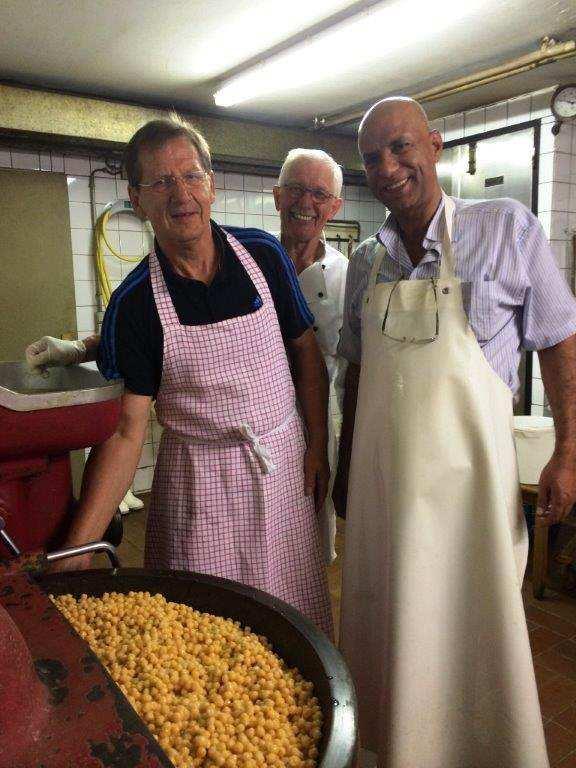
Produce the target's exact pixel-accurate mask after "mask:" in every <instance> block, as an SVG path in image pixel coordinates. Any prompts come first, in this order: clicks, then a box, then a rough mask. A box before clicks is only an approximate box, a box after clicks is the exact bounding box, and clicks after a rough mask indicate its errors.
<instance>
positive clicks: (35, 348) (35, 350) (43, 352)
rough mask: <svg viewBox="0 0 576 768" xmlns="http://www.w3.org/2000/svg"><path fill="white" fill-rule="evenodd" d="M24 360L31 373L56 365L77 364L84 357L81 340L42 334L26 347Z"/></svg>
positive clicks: (84, 351)
mask: <svg viewBox="0 0 576 768" xmlns="http://www.w3.org/2000/svg"><path fill="white" fill-rule="evenodd" d="M25 354H26V362H27V364H28V367H29V368H30V370H31V371H32V372H33V373H41V372H42V370H44V369H45V368H50V367H52V366H56V365H78V363H82V362H84V360H85V359H86V346H85V344H84V342H83V341H80V340H78V341H63V340H62V339H56V338H54V336H43V337H42V338H41V339H38V341H35V342H33V343H32V344H30V345H29V346H28V347H26V352H25Z"/></svg>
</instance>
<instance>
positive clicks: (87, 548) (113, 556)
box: [46, 541, 120, 568]
mask: <svg viewBox="0 0 576 768" xmlns="http://www.w3.org/2000/svg"><path fill="white" fill-rule="evenodd" d="M90 552H106V554H107V555H108V557H109V558H110V562H111V563H112V567H113V568H120V560H119V559H118V554H117V553H116V547H114V546H112V544H110V543H109V542H108V541H92V542H90V544H81V545H80V546H79V547H67V548H66V549H61V550H59V551H57V552H49V553H48V554H47V555H46V560H47V562H49V563H54V562H56V560H64V559H66V558H68V557H76V556H77V555H87V554H89V553H90Z"/></svg>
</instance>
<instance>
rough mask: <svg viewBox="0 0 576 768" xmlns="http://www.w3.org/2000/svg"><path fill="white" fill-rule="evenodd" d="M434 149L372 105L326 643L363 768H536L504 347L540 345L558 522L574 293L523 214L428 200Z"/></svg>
mask: <svg viewBox="0 0 576 768" xmlns="http://www.w3.org/2000/svg"><path fill="white" fill-rule="evenodd" d="M441 147H442V141H441V138H440V136H439V134H438V133H436V132H435V131H430V130H429V128H428V125H427V121H426V118H425V115H424V113H423V111H422V110H421V108H420V107H419V105H417V104H416V103H415V102H413V101H411V100H407V99H390V100H384V101H383V102H380V103H378V104H377V105H375V106H374V107H373V108H372V109H371V110H370V111H369V112H368V113H367V115H366V116H365V118H364V120H363V122H362V124H361V128H360V134H359V148H360V152H361V155H362V158H363V160H364V165H365V168H366V174H367V178H368V182H369V184H370V186H371V188H372V190H373V191H374V192H375V194H376V196H377V197H378V198H379V199H380V201H381V202H382V203H384V204H385V205H386V206H387V207H389V208H390V210H391V211H392V214H391V216H390V218H389V220H387V222H386V223H385V224H384V226H383V227H382V229H381V230H380V231H379V233H378V235H377V237H376V238H371V239H370V240H368V241H366V242H365V243H364V244H362V245H361V246H360V248H359V249H358V251H357V253H356V254H355V256H354V257H353V260H352V263H351V265H350V268H349V271H348V284H347V288H346V306H345V317H344V326H343V332H342V341H341V345H340V347H339V349H340V351H341V352H342V354H344V356H345V357H347V359H348V360H349V361H350V366H349V370H348V373H347V380H346V390H347V391H346V395H345V411H344V421H345V423H344V425H343V438H342V440H343V442H342V446H341V452H340V455H341V465H340V466H339V471H338V476H337V478H336V482H335V492H334V498H335V502H336V505H337V509H338V511H340V510H341V509H342V507H343V506H344V503H345V502H344V497H343V494H344V493H345V491H346V486H347V466H346V456H347V451H348V452H349V445H347V444H346V443H347V441H348V440H349V437H350V435H351V433H352V426H351V425H352V424H353V423H354V409H355V411H356V412H355V426H354V437H353V448H352V460H351V467H350V479H349V483H348V489H347V490H348V496H347V499H348V502H347V522H346V543H345V558H344V567H343V573H344V583H343V597H342V614H341V615H342V625H341V632H340V638H341V647H342V650H343V653H344V655H345V657H346V659H347V661H348V663H349V664H350V667H351V670H352V674H353V677H354V679H355V682H356V685H357V693H358V700H359V706H360V729H361V739H362V742H363V746H364V747H365V748H366V749H367V750H369V751H370V752H372V753H374V759H375V760H376V761H377V765H378V766H379V768H496V767H497V768H547V767H548V765H549V763H548V758H547V754H546V745H545V741H544V733H543V728H542V720H541V715H540V709H539V703H538V695H537V690H536V683H535V679H534V671H533V665H532V657H531V653H530V645H529V642H528V632H527V627H526V621H525V617H524V610H523V604H522V597H521V585H522V579H523V576H524V569H525V565H526V557H527V549H528V541H527V534H526V526H525V522H524V519H523V516H522V513H521V507H520V503H519V483H518V476H517V468H516V457H515V450H514V442H513V435H512V390H513V389H514V388H515V386H516V384H517V365H518V358H519V347H520V343H523V344H524V345H525V346H527V347H529V348H533V349H534V348H536V349H542V353H541V366H542V371H543V376H544V381H545V383H546V384H547V385H548V394H549V397H550V402H551V404H552V408H553V410H554V411H555V417H556V423H557V431H558V435H559V444H558V446H557V451H556V453H555V456H554V457H553V459H552V461H551V463H550V465H549V466H548V467H547V469H546V470H545V472H544V474H543V478H542V483H541V493H542V498H543V499H544V498H545V499H546V501H547V502H548V509H549V513H550V515H551V516H552V517H556V516H557V515H561V514H564V513H565V511H566V508H568V509H569V508H570V504H571V503H572V502H573V500H574V497H575V479H574V470H573V468H572V467H573V466H574V447H575V446H574V435H573V434H572V432H571V430H573V428H574V423H573V420H572V418H571V412H570V409H571V408H573V406H572V405H571V404H570V399H572V402H573V401H574V398H575V397H576V393H575V392H574V380H575V371H574V360H576V345H575V339H574V333H575V332H576V302H575V301H574V299H573V297H572V296H571V295H570V292H569V290H568V288H567V286H566V283H565V281H564V280H563V278H562V277H561V275H559V273H558V270H557V269H556V268H555V265H554V263H553V259H552V258H551V256H550V252H549V249H548V248H547V245H546V243H545V238H544V237H543V233H542V231H541V228H540V227H539V225H538V223H537V221H536V220H535V219H534V217H533V216H532V215H531V214H530V213H529V211H527V210H526V209H524V208H523V206H520V205H519V204H516V203H514V202H513V201H505V200H499V201H491V202H486V203H477V204H471V205H466V204H465V203H464V202H463V201H454V200H452V199H451V198H449V197H447V196H446V195H444V194H443V193H442V191H441V189H440V187H439V185H438V181H437V178H436V173H435V162H436V161H437V159H438V157H439V155H440V152H441ZM518 244H520V245H518ZM544 286H545V287H544ZM548 290H550V291H551V292H552V295H553V296H554V302H553V305H552V302H550V301H549V302H548V304H546V301H545V296H546V291H548ZM527 297H529V300H528V298H527ZM529 301H531V302H532V305H530V303H529ZM506 313H508V315H507V314H506ZM522 321H523V322H524V326H523V325H522ZM544 326H545V329H544ZM519 332H520V333H521V338H517V336H518V333H519ZM522 334H523V335H522ZM358 341H361V358H360V357H359V349H358ZM481 345H482V346H481ZM567 360H568V361H570V360H571V361H572V363H571V365H570V363H568V368H569V371H563V366H562V363H563V362H566V361H567ZM359 363H361V367H360V365H359ZM514 367H516V370H514ZM515 376H516V378H515ZM557 377H560V378H561V379H562V383H561V384H559V383H558V382H557V381H555V379H556V378H557ZM356 387H357V389H356ZM356 392H357V400H356ZM373 764H376V763H373Z"/></svg>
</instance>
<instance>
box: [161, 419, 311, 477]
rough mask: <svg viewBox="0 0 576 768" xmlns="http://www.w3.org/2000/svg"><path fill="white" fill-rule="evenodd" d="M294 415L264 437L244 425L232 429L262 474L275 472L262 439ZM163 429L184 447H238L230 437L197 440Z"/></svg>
mask: <svg viewBox="0 0 576 768" xmlns="http://www.w3.org/2000/svg"><path fill="white" fill-rule="evenodd" d="M296 413H297V411H296V409H294V410H292V411H291V412H290V413H289V415H288V416H287V417H286V419H284V421H283V422H282V423H281V424H279V425H278V426H277V427H274V429H272V430H271V431H270V432H267V433H266V434H265V435H257V434H256V433H255V432H254V430H253V429H252V427H251V426H250V425H249V424H246V423H244V424H240V425H239V426H238V427H234V432H235V433H236V435H237V436H238V438H240V439H241V440H242V442H245V443H248V445H249V446H250V448H251V449H252V451H253V452H254V455H255V456H256V458H257V460H258V464H259V465H260V469H261V470H262V472H263V474H265V475H271V474H272V473H273V472H275V471H276V464H275V463H274V461H273V459H272V454H271V453H270V449H269V448H268V446H266V445H265V444H264V443H263V442H262V439H263V438H264V439H265V438H266V437H268V436H270V435H274V434H276V433H277V432H280V431H281V430H283V429H285V428H286V426H287V425H288V424H289V423H290V422H291V421H292V419H293V418H294V417H295V416H296ZM164 429H165V431H166V432H168V433H169V434H170V435H171V437H173V438H175V439H176V440H178V442H180V443H184V445H194V444H205V445H208V444H211V445H219V446H222V447H223V446H226V445H238V439H236V440H235V439H233V438H231V436H230V435H228V436H226V437H224V436H222V437H221V438H217V437H214V438H197V437H194V436H192V435H182V434H180V433H179V432H176V431H175V430H172V429H170V427H164Z"/></svg>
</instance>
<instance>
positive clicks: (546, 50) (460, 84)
mask: <svg viewBox="0 0 576 768" xmlns="http://www.w3.org/2000/svg"><path fill="white" fill-rule="evenodd" d="M572 56H576V42H575V41H574V40H569V41H567V42H565V43H556V42H555V41H553V40H552V41H551V40H548V39H546V38H545V39H544V40H543V41H542V44H541V47H540V49H539V50H538V51H535V52H534V53H528V54H526V55H525V56H520V57H519V58H517V59H513V60H512V61H509V62H507V63H506V64H501V65H500V66H498V67H491V68H490V69H484V70H481V71H480V72H476V73H475V74H474V75H466V77H460V78H458V79H457V80H451V81H450V82H448V83H444V84H442V85H439V86H436V87H435V88H430V89H429V90H426V91H421V92H420V93H415V94H414V95H413V96H412V98H413V99H416V101H420V102H425V101H434V100H436V99H441V98H445V97H446V96H452V95H454V94H455V93H462V92H464V91H469V90H471V89H472V88H478V87H480V86H482V85H488V84H490V83H494V82H496V81H498V80H503V79H504V78H506V77H512V76H513V75H519V74H521V73H522V72H528V71H529V70H531V69H536V67H541V66H543V65H544V64H551V63H552V62H554V61H561V60H562V59H567V58H571V57H572ZM365 111H366V110H365V109H361V110H358V109H356V110H351V111H349V112H341V113H339V114H336V115H332V116H326V117H315V118H314V128H315V129H316V130H324V129H326V128H333V127H334V126H338V125H345V124H347V123H352V122H354V121H356V120H360V119H361V118H362V117H363V115H364V112H365Z"/></svg>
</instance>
